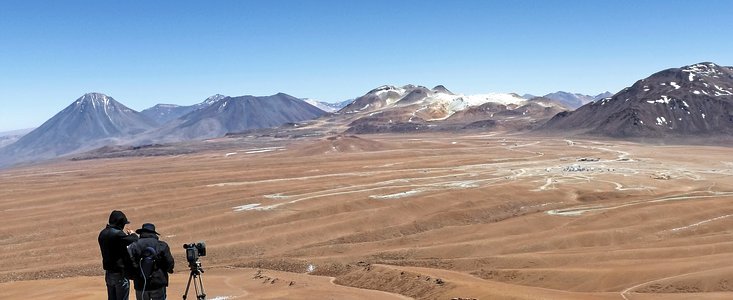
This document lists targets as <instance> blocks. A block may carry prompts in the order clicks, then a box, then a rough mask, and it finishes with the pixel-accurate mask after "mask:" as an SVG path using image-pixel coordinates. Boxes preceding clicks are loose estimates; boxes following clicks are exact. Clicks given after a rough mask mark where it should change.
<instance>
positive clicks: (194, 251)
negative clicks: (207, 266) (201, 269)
mask: <svg viewBox="0 0 733 300" xmlns="http://www.w3.org/2000/svg"><path fill="white" fill-rule="evenodd" d="M183 249H186V260H188V264H189V265H196V264H200V262H199V256H206V243H204V242H203V241H200V242H198V243H190V244H183Z"/></svg>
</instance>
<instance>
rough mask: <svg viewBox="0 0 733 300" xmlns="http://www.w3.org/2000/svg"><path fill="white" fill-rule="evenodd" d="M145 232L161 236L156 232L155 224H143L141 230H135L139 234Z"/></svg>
mask: <svg viewBox="0 0 733 300" xmlns="http://www.w3.org/2000/svg"><path fill="white" fill-rule="evenodd" d="M144 232H150V233H155V234H157V235H160V233H157V232H156V231H155V224H153V223H145V224H143V226H142V227H141V228H140V229H138V230H135V233H137V234H142V233H144Z"/></svg>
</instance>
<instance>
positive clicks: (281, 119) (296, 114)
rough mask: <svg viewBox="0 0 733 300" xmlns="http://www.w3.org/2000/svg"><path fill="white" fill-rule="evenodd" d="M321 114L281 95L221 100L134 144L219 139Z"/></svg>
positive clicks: (317, 110) (146, 135) (306, 105)
mask: <svg viewBox="0 0 733 300" xmlns="http://www.w3.org/2000/svg"><path fill="white" fill-rule="evenodd" d="M325 113H326V112H324V111H322V110H320V109H318V108H317V107H315V106H312V105H310V104H308V103H306V102H305V101H303V100H301V99H298V98H295V97H293V96H290V95H288V94H284V93H278V94H275V95H272V96H264V97H255V96H241V97H225V98H222V99H220V100H218V101H216V102H214V103H213V104H210V105H208V106H206V107H203V108H200V109H197V110H194V111H192V112H190V113H188V114H186V115H184V116H182V117H179V118H177V119H174V120H172V121H169V122H168V123H166V124H164V125H163V126H161V127H159V128H157V129H155V130H152V131H150V132H147V133H145V134H143V135H142V136H141V137H140V138H138V139H137V143H160V142H177V141H184V140H193V139H207V138H215V137H222V136H224V135H226V134H227V133H232V132H240V131H244V130H248V129H257V128H268V127H276V126H280V125H283V124H286V123H295V122H300V121H305V120H310V119H315V118H317V117H320V116H322V115H324V114H325Z"/></svg>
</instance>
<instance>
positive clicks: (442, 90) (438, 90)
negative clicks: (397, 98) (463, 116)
mask: <svg viewBox="0 0 733 300" xmlns="http://www.w3.org/2000/svg"><path fill="white" fill-rule="evenodd" d="M433 93H443V94H448V95H454V94H453V92H451V91H450V90H448V89H447V88H445V86H443V85H442V84H441V85H436V86H435V87H434V88H433Z"/></svg>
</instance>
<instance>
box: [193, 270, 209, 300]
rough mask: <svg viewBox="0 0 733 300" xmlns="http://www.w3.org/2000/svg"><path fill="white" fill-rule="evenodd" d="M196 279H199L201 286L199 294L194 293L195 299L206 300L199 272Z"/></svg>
mask: <svg viewBox="0 0 733 300" xmlns="http://www.w3.org/2000/svg"><path fill="white" fill-rule="evenodd" d="M198 279H199V286H200V287H201V294H199V293H198V292H196V295H197V296H196V297H198V299H197V300H206V293H205V292H204V282H203V281H202V280H201V274H199V275H198ZM195 284H196V282H194V285H195Z"/></svg>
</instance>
